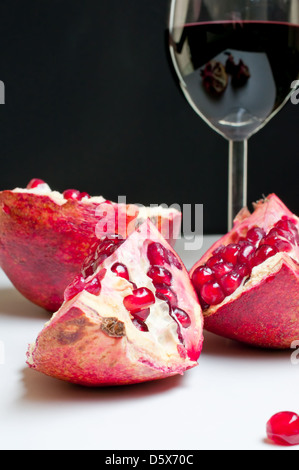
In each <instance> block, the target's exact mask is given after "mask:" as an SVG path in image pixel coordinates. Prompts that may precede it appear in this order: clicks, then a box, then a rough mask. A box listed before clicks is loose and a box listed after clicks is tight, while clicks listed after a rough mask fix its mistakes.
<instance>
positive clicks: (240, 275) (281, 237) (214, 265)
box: [190, 194, 299, 349]
mask: <svg viewBox="0 0 299 470" xmlns="http://www.w3.org/2000/svg"><path fill="white" fill-rule="evenodd" d="M298 229H299V219H298V217H297V216H296V215H294V214H292V213H291V212H290V211H289V209H288V208H287V207H286V206H285V205H284V204H283V203H282V201H281V200H280V199H279V198H278V197H277V196H276V195H275V194H271V195H270V196H269V197H267V198H265V199H263V200H260V201H258V202H257V203H255V204H254V211H253V213H252V214H251V213H250V212H249V210H248V209H247V208H244V209H243V210H242V211H241V212H240V213H239V215H238V216H237V217H236V220H235V223H234V227H233V229H232V230H231V231H230V232H229V233H228V234H227V235H225V236H224V237H222V238H221V239H220V240H218V241H217V242H216V243H215V244H214V245H213V246H212V247H211V249H210V250H208V252H207V253H206V254H205V255H204V256H203V257H202V258H201V259H200V260H199V261H198V262H197V263H196V264H195V266H194V267H193V268H192V269H191V271H190V277H191V280H192V283H193V286H194V288H195V290H196V292H197V294H198V298H199V301H200V303H201V305H202V308H203V311H204V318H205V329H206V330H208V331H211V332H213V333H216V334H218V335H221V336H224V337H226V338H230V339H236V340H239V341H241V342H244V343H248V344H251V345H255V346H259V347H264V348H275V349H287V348H290V347H291V344H292V342H293V341H295V340H298V338H299V264H298V261H299V234H298Z"/></svg>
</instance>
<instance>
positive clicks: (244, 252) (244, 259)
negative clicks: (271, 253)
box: [238, 242, 255, 264]
mask: <svg viewBox="0 0 299 470" xmlns="http://www.w3.org/2000/svg"><path fill="white" fill-rule="evenodd" d="M254 253H255V247H254V246H253V245H251V244H250V243H248V242H241V248H240V252H239V256H238V263H239V264H250V260H251V258H252V256H253V255H254Z"/></svg>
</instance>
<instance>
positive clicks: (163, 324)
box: [27, 220, 203, 386]
mask: <svg viewBox="0 0 299 470" xmlns="http://www.w3.org/2000/svg"><path fill="white" fill-rule="evenodd" d="M107 240H108V239H107V238H104V239H102V240H101V241H100V242H99V244H98V246H97V248H96V249H95V250H94V255H93V257H92V256H90V257H89V258H88V259H87V261H86V263H85V264H84V266H83V268H82V272H81V274H79V275H77V276H76V278H75V279H74V281H73V282H72V283H71V284H70V285H69V286H68V287H67V289H66V291H65V302H64V303H63V305H62V306H61V308H60V310H59V311H58V312H57V313H54V315H53V317H52V319H51V320H50V321H49V322H48V323H47V324H46V325H45V327H44V329H43V330H42V332H41V333H40V334H39V335H38V338H37V340H36V342H35V343H34V344H32V345H30V346H29V349H28V352H27V363H28V365H29V367H31V368H33V369H35V370H37V371H39V372H42V373H44V374H46V375H49V376H52V377H55V378H58V379H62V380H65V381H69V382H73V383H76V384H81V385H85V386H103V385H123V384H131V383H137V382H143V381H149V380H154V379H161V378H164V377H169V376H172V375H176V374H183V373H184V372H185V371H186V370H187V369H190V368H192V367H194V366H196V365H197V360H198V358H199V356H200V352H201V349H202V342H203V335H202V332H203V317H202V311H201V307H200V305H199V302H198V299H197V296H196V293H195V291H194V289H193V286H192V284H191V282H190V279H189V275H188V272H187V271H186V269H185V267H184V265H183V263H182V262H181V260H180V259H179V257H178V256H177V254H176V253H175V252H174V250H173V249H172V248H171V247H170V245H169V244H168V243H167V242H166V241H165V239H164V238H163V237H162V236H161V234H160V233H159V231H158V230H157V228H156V227H155V226H154V225H153V224H152V223H151V222H150V221H149V220H148V221H146V222H145V223H144V224H142V225H141V226H140V227H139V228H138V229H137V230H136V231H135V232H134V233H133V234H131V235H130V236H129V237H128V238H127V239H126V240H124V239H122V238H121V237H114V238H113V239H112V240H109V241H110V242H111V243H110V244H109V243H107ZM153 253H159V257H153V256H152V255H153ZM99 259H100V260H101V262H100V263H99ZM153 263H157V264H153ZM156 276H158V277H156ZM163 281H166V283H164V282H163ZM174 299H175V300H174Z"/></svg>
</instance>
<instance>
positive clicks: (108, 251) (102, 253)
mask: <svg viewBox="0 0 299 470" xmlns="http://www.w3.org/2000/svg"><path fill="white" fill-rule="evenodd" d="M124 241H125V240H123V239H119V238H114V239H113V238H109V237H106V238H104V239H103V240H102V241H101V242H100V244H99V245H98V247H97V249H96V252H95V259H98V258H100V257H101V258H103V261H104V259H105V258H108V256H111V255H112V253H114V252H115V251H116V250H117V249H118V248H119V247H120V246H121V245H122V244H123V243H124Z"/></svg>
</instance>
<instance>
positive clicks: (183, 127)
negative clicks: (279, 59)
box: [0, 0, 299, 233]
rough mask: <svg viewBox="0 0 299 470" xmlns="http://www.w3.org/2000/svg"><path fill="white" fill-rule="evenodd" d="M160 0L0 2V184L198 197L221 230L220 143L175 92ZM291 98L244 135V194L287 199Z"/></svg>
mask: <svg viewBox="0 0 299 470" xmlns="http://www.w3.org/2000/svg"><path fill="white" fill-rule="evenodd" d="M167 17H168V0H42V1H41V0H31V1H30V0H28V1H24V0H19V1H15V0H6V1H3V0H2V1H0V79H1V80H2V81H3V82H4V83H5V86H6V104H5V105H4V106H1V107H0V145H1V147H0V148H1V158H0V164H1V167H0V168H1V170H0V189H1V190H2V189H8V188H14V187H16V186H20V187H24V186H26V184H27V182H28V181H29V180H30V179H31V178H32V177H39V178H42V179H45V180H46V181H47V182H48V183H49V184H50V186H51V187H52V188H53V189H57V190H59V191H63V190H64V189H67V188H78V189H80V190H81V191H87V192H90V193H91V194H93V195H104V196H105V197H106V198H108V199H112V200H116V199H117V197H118V195H126V196H127V201H128V202H132V203H137V202H139V203H142V204H152V203H166V204H168V205H171V204H173V203H177V204H180V205H181V206H182V204H188V203H189V204H195V203H201V204H204V230H205V233H220V232H224V231H226V219H227V171H228V167H227V151H228V144H227V142H226V141H225V140H224V139H223V138H222V137H220V136H218V135H217V134H216V133H214V132H213V131H212V130H211V129H210V128H209V127H208V126H207V125H206V124H205V123H204V122H202V121H201V119H200V118H199V117H198V116H197V115H196V114H195V113H194V111H193V110H192V109H191V108H190V107H189V105H188V104H187V102H186V101H185V99H184V98H183V96H182V95H181V94H180V93H179V91H178V88H177V85H176V83H175V81H174V78H173V75H172V72H171V70H170V67H169V64H168V60H167V56H166V47H165V29H166V27H167ZM298 118H299V105H298V106H295V105H292V104H291V103H290V104H288V105H287V106H286V107H285V108H284V109H283V110H282V111H281V112H280V113H279V114H278V115H277V116H276V117H275V118H274V119H273V120H272V121H271V122H270V123H269V124H268V125H267V126H266V127H265V128H264V129H263V130H262V131H260V132H259V133H258V134H257V135H255V136H254V137H252V138H251V139H250V142H249V193H248V198H249V201H253V200H256V199H259V198H260V197H261V196H262V195H263V194H265V195H267V194H269V193H270V192H276V194H277V195H278V196H280V197H281V198H282V199H283V200H284V202H285V203H286V204H287V205H289V207H290V209H291V210H292V211H293V212H296V213H298V212H299V206H298V147H299V128H298Z"/></svg>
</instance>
